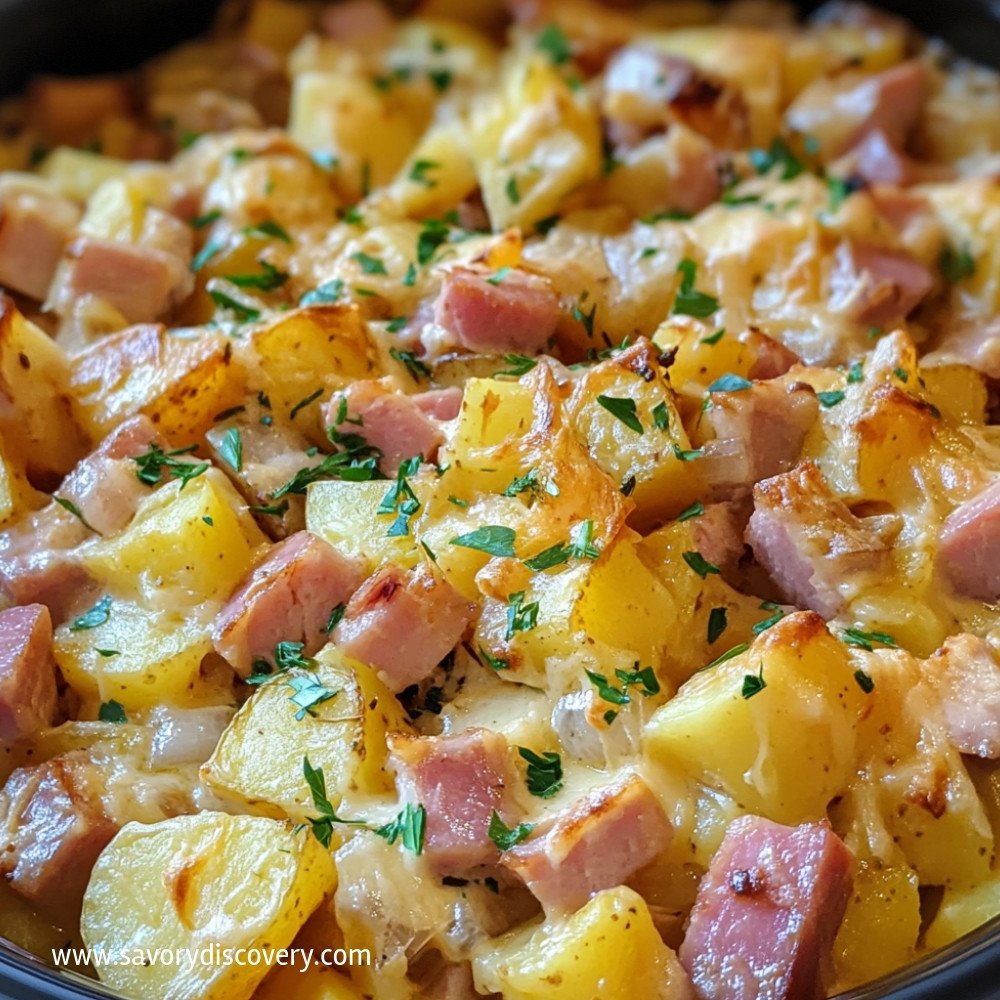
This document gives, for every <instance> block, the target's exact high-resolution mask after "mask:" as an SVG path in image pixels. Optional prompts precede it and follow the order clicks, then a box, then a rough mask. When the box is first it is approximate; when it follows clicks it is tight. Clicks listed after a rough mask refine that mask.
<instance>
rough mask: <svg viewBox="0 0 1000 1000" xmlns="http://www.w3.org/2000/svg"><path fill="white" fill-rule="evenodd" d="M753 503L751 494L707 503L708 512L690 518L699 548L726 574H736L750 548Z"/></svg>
mask: <svg viewBox="0 0 1000 1000" xmlns="http://www.w3.org/2000/svg"><path fill="white" fill-rule="evenodd" d="M752 510H753V504H752V503H751V502H750V498H749V497H744V498H742V499H740V500H728V501H725V502H723V503H709V504H705V512H704V513H703V514H701V515H700V516H698V517H694V518H692V519H691V520H690V522H689V524H690V525H691V532H692V534H693V535H694V543H695V548H696V549H697V551H698V552H700V553H701V554H702V555H703V556H704V557H705V558H706V559H707V560H708V561H709V562H710V563H711V564H712V565H713V566H718V567H719V569H720V570H722V574H723V576H724V577H725V578H727V579H728V578H732V577H734V576H736V574H737V573H738V571H739V564H740V560H741V559H742V558H743V555H744V553H745V551H746V544H745V542H744V541H743V536H744V534H745V532H746V527H747V522H748V521H749V519H750V512H751V511H752Z"/></svg>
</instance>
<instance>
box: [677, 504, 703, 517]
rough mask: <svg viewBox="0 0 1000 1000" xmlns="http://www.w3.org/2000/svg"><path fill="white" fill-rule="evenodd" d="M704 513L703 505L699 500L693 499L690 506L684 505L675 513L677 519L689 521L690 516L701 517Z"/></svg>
mask: <svg viewBox="0 0 1000 1000" xmlns="http://www.w3.org/2000/svg"><path fill="white" fill-rule="evenodd" d="M704 513H705V505H704V504H703V503H702V502H701V501H700V500H695V502H694V503H693V504H691V506H690V507H685V508H684V510H682V511H681V512H680V513H679V514H678V515H677V520H678V521H690V520H691V518H692V517H701V515H702V514H704Z"/></svg>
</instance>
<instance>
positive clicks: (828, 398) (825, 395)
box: [816, 389, 847, 409]
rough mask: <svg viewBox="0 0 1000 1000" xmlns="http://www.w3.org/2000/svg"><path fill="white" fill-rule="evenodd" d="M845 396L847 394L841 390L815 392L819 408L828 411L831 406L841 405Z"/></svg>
mask: <svg viewBox="0 0 1000 1000" xmlns="http://www.w3.org/2000/svg"><path fill="white" fill-rule="evenodd" d="M846 395H847V393H845V392H844V390H843V389H831V390H829V391H828V392H817V393H816V398H817V399H818V400H819V401H820V405H821V406H823V407H825V408H826V409H830V407H831V406H836V405H837V404H838V403H842V402H843V401H844V398H845V396H846Z"/></svg>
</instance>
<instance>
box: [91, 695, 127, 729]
mask: <svg viewBox="0 0 1000 1000" xmlns="http://www.w3.org/2000/svg"><path fill="white" fill-rule="evenodd" d="M97 719H98V721H99V722H115V723H118V724H119V725H123V724H124V723H126V722H128V716H127V715H126V714H125V707H124V706H123V705H122V703H121V702H119V701H115V700H114V699H112V700H111V701H102V702H101V707H100V708H99V709H98V710H97Z"/></svg>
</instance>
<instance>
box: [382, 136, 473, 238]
mask: <svg viewBox="0 0 1000 1000" xmlns="http://www.w3.org/2000/svg"><path fill="white" fill-rule="evenodd" d="M476 184H477V181H476V171H475V169H474V168H473V165H472V160H471V158H470V156H469V151H468V144H467V141H466V138H465V132H464V129H463V128H462V127H461V125H460V124H458V123H457V122H451V123H445V124H441V125H435V126H434V127H432V128H431V129H430V130H429V131H428V133H427V134H426V135H425V136H424V137H423V139H421V140H420V143H419V145H418V146H417V147H416V149H414V150H413V153H412V155H411V156H410V159H409V162H407V163H406V165H405V166H404V167H403V169H402V170H401V171H400V173H399V175H398V176H397V177H396V179H395V180H394V181H393V182H392V184H391V185H390V186H389V188H388V189H387V190H386V195H387V197H388V198H389V200H390V201H391V202H392V203H393V204H395V205H398V206H399V208H400V209H401V210H402V211H403V212H405V213H406V214H407V215H408V216H410V217H411V218H415V219H426V218H431V217H437V216H440V215H443V214H444V212H446V211H447V210H448V209H449V208H451V207H452V206H453V205H455V204H456V203H458V202H461V201H463V200H464V199H465V198H466V197H467V196H468V195H469V194H471V193H472V192H473V191H474V190H475V188H476Z"/></svg>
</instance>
